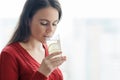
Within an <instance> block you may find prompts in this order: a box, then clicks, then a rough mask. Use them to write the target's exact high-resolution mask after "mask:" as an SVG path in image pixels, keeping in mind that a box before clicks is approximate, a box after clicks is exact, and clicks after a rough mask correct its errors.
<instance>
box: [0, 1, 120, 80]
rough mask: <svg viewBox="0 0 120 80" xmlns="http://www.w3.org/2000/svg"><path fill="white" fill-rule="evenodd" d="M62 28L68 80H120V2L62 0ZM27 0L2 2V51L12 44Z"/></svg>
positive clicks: (0, 15)
mask: <svg viewBox="0 0 120 80" xmlns="http://www.w3.org/2000/svg"><path fill="white" fill-rule="evenodd" d="M59 1H60V3H61V5H62V9H63V16H62V19H61V22H60V23H59V24H58V26H59V27H58V28H57V31H56V32H58V33H60V37H61V45H62V50H63V55H66V56H67V61H66V62H65V63H64V64H63V65H62V66H60V68H61V70H62V72H63V74H64V80H120V76H119V74H120V15H119V14H120V10H119V7H120V5H119V0H59ZM24 2H25V0H0V51H1V50H2V48H3V47H4V46H5V44H6V43H7V41H8V40H9V38H10V36H11V34H12V33H13V30H14V28H15V26H16V24H17V21H18V19H19V15H20V13H21V11H22V8H23V5H24Z"/></svg>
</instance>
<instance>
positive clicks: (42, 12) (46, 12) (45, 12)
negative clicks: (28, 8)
mask: <svg viewBox="0 0 120 80" xmlns="http://www.w3.org/2000/svg"><path fill="white" fill-rule="evenodd" d="M58 18H59V13H58V11H57V9H55V8H53V7H47V8H42V9H39V10H38V11H37V12H36V13H35V14H34V16H33V19H46V20H49V21H54V20H58Z"/></svg>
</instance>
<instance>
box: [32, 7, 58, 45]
mask: <svg viewBox="0 0 120 80" xmlns="http://www.w3.org/2000/svg"><path fill="white" fill-rule="evenodd" d="M58 18H59V14H58V11H57V10H56V9H55V8H52V7H47V8H43V9H40V10H38V11H37V12H36V13H35V14H34V16H33V18H32V20H31V22H30V29H31V38H34V39H36V40H38V41H40V42H42V43H45V42H46V38H49V37H52V36H53V34H54V32H55V30H56V27H57V23H58V21H59V19H58Z"/></svg>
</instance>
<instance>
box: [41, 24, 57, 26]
mask: <svg viewBox="0 0 120 80" xmlns="http://www.w3.org/2000/svg"><path fill="white" fill-rule="evenodd" d="M40 24H41V25H44V26H45V25H48V23H46V24H44V23H40ZM52 25H53V26H57V24H52Z"/></svg>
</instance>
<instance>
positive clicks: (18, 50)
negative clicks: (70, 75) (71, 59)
mask: <svg viewBox="0 0 120 80" xmlns="http://www.w3.org/2000/svg"><path fill="white" fill-rule="evenodd" d="M43 47H44V49H45V56H47V55H48V50H47V47H46V46H45V45H43ZM39 67H40V64H39V63H38V62H37V61H36V60H35V59H33V58H32V57H31V56H30V55H29V54H28V53H27V51H26V50H25V49H24V48H23V47H21V45H20V44H19V43H12V44H10V45H8V46H6V47H5V48H4V49H3V50H2V52H1V54H0V80H63V76H62V73H61V71H60V69H58V68H57V69H55V70H54V71H53V72H52V73H51V75H50V76H49V77H45V76H44V75H43V74H42V73H40V72H38V68H39Z"/></svg>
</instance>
